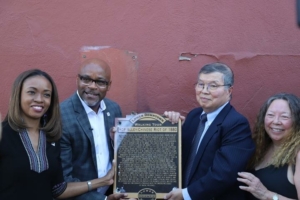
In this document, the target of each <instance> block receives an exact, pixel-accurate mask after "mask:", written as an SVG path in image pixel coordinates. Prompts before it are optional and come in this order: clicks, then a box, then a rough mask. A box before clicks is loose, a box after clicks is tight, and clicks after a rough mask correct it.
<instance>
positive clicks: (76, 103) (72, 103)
mask: <svg viewBox="0 0 300 200" xmlns="http://www.w3.org/2000/svg"><path fill="white" fill-rule="evenodd" d="M60 108H61V111H66V110H69V109H70V108H73V110H74V111H75V112H78V113H81V112H83V111H84V107H83V105H82V104H81V101H80V99H79V97H78V95H77V93H76V92H75V93H74V94H73V95H72V96H70V97H69V98H68V99H66V100H64V101H63V102H62V103H61V104H60Z"/></svg>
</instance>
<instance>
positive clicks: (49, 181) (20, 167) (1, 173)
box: [0, 122, 67, 200]
mask: <svg viewBox="0 0 300 200" xmlns="http://www.w3.org/2000/svg"><path fill="white" fill-rule="evenodd" d="M2 126H3V133H2V140H1V141H0V199H9V200H19V199H30V200H41V199H43V200H48V199H49V200H52V199H53V197H56V196H59V195H60V194H61V193H63V191H64V190H65V189H66V186H67V184H66V183H65V182H64V179H63V175H62V168H61V163H60V146H59V142H56V143H49V142H47V141H46V136H45V134H44V133H43V132H42V131H41V132H40V138H39V147H38V151H37V152H35V151H34V150H33V147H32V145H31V143H30V139H29V137H28V134H27V132H26V130H24V131H20V133H18V132H16V131H14V130H12V128H11V127H10V126H9V124H8V123H7V122H3V123H2Z"/></svg>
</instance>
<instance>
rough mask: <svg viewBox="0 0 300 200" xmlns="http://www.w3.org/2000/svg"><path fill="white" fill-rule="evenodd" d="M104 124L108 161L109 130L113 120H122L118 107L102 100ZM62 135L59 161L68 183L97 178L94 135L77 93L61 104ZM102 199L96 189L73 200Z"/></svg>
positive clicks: (111, 102) (106, 100)
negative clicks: (119, 118)
mask: <svg viewBox="0 0 300 200" xmlns="http://www.w3.org/2000/svg"><path fill="white" fill-rule="evenodd" d="M104 102H105V105H106V109H105V110H104V113H103V115H104V121H105V122H104V123H105V130H106V137H107V143H108V144H109V145H108V146H109V148H110V149H109V151H110V158H111V160H112V159H113V148H112V146H111V145H110V144H111V141H110V135H109V129H110V128H111V127H112V126H114V124H115V118H117V117H122V113H121V109H120V107H119V105H118V104H117V103H115V102H113V101H111V100H109V99H106V98H105V99H104ZM60 109H61V116H62V126H63V135H62V138H61V160H62V167H63V172H64V177H65V180H66V181H67V182H74V181H88V180H91V179H95V178H97V177H98V172H97V162H96V152H95V144H94V138H93V132H92V130H91V125H90V122H89V120H88V117H87V114H86V112H85V110H84V107H83V106H82V104H81V101H80V99H79V97H78V95H77V93H75V94H73V95H72V96H71V97H70V98H69V99H67V100H65V101H64V102H62V103H61V105H60ZM104 198H105V196H104V195H101V194H100V193H98V192H97V191H96V190H93V191H91V192H88V193H86V194H83V195H80V196H78V197H75V198H74V199H76V200H86V199H88V200H98V199H104Z"/></svg>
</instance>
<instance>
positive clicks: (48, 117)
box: [5, 69, 62, 142]
mask: <svg viewBox="0 0 300 200" xmlns="http://www.w3.org/2000/svg"><path fill="white" fill-rule="evenodd" d="M34 76H43V77H45V78H46V79H47V80H48V81H49V82H50V83H51V86H52V94H51V104H50V107H49V109H48V111H47V112H46V113H45V115H44V117H42V118H41V120H40V129H41V130H43V131H44V132H45V133H46V135H47V140H48V141H50V142H53V141H57V140H58V139H59V138H60V137H61V134H62V130H61V129H62V125H61V119H60V109H59V98H58V92H57V88H56V85H55V83H54V81H53V79H52V78H51V76H50V75H48V74H47V73H46V72H44V71H41V70H39V69H31V70H27V71H24V72H22V73H21V74H20V75H19V76H18V77H17V78H16V80H15V81H14V84H13V86H12V93H11V97H10V102H9V107H8V113H7V116H6V119H5V121H6V120H7V121H8V123H9V125H10V126H11V127H12V129H14V130H15V131H20V130H22V129H26V128H28V125H26V124H25V123H24V122H23V120H22V118H21V117H20V116H22V115H21V113H22V108H21V92H22V87H23V83H24V81H25V80H26V79H28V78H30V77H34Z"/></svg>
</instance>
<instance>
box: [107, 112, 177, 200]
mask: <svg viewBox="0 0 300 200" xmlns="http://www.w3.org/2000/svg"><path fill="white" fill-rule="evenodd" d="M142 114H152V115H158V116H160V117H163V118H164V119H166V120H168V119H167V118H166V117H164V116H163V115H159V114H156V113H152V112H144V113H138V114H135V115H132V116H131V115H130V117H129V116H127V117H126V118H116V119H115V126H116V127H117V126H118V123H119V121H121V122H122V121H124V122H125V121H129V120H130V119H133V117H135V116H137V117H138V115H142ZM177 130H178V131H177V139H178V145H177V147H178V149H177V154H178V160H177V161H178V170H177V175H178V184H177V185H178V188H182V173H181V172H182V159H181V158H182V152H181V149H182V146H181V145H182V142H181V120H180V119H179V121H178V123H177ZM116 146H117V144H116V140H115V139H114V160H115V163H116V164H117V150H116V149H115V147H116ZM114 173H115V176H114V184H113V193H116V192H115V191H116V184H117V166H116V167H115V169H114ZM146 188H149V187H148V186H146V187H145V188H143V189H146ZM150 189H152V188H150ZM169 192H171V191H168V192H166V193H156V199H164V196H165V195H166V194H168V193H169ZM126 194H127V195H128V196H127V198H136V199H138V194H139V193H138V192H136V193H132V192H126Z"/></svg>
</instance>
